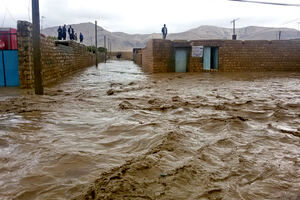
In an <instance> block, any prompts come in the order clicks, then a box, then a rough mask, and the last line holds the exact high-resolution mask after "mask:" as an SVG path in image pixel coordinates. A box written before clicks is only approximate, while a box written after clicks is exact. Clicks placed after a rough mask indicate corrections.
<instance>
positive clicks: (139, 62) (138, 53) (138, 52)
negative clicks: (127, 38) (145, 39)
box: [134, 49, 143, 66]
mask: <svg viewBox="0 0 300 200" xmlns="http://www.w3.org/2000/svg"><path fill="white" fill-rule="evenodd" d="M134 62H135V63H136V64H137V65H139V66H142V63H143V61H142V49H138V50H136V51H135V56H134Z"/></svg>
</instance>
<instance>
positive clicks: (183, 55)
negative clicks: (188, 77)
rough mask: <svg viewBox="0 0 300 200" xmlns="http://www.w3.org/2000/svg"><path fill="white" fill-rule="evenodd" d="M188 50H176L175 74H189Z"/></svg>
mask: <svg viewBox="0 0 300 200" xmlns="http://www.w3.org/2000/svg"><path fill="white" fill-rule="evenodd" d="M187 60H188V49H186V48H176V49H175V72H187Z"/></svg>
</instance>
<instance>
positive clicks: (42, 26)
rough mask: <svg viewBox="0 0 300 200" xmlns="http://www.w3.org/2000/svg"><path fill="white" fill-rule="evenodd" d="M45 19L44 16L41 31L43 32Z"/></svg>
mask: <svg viewBox="0 0 300 200" xmlns="http://www.w3.org/2000/svg"><path fill="white" fill-rule="evenodd" d="M45 19H46V17H45V16H42V17H41V31H43V29H44V22H45Z"/></svg>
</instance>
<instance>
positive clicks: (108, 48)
mask: <svg viewBox="0 0 300 200" xmlns="http://www.w3.org/2000/svg"><path fill="white" fill-rule="evenodd" d="M109 43H110V39H109V38H107V50H108V57H109V58H110V47H109Z"/></svg>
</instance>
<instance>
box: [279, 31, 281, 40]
mask: <svg viewBox="0 0 300 200" xmlns="http://www.w3.org/2000/svg"><path fill="white" fill-rule="evenodd" d="M278 40H281V31H279V32H278Z"/></svg>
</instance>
